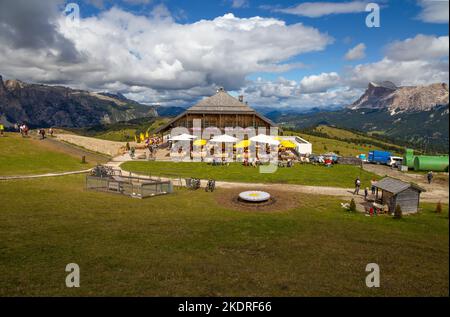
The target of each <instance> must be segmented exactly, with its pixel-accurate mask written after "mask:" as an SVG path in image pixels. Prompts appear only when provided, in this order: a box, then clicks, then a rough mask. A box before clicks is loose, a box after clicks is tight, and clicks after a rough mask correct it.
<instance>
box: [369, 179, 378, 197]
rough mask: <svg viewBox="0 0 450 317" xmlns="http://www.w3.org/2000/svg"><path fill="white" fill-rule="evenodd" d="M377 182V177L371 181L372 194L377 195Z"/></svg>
mask: <svg viewBox="0 0 450 317" xmlns="http://www.w3.org/2000/svg"><path fill="white" fill-rule="evenodd" d="M376 184H377V181H376V180H375V179H372V180H371V181H370V189H371V191H372V195H375V190H376V188H375V185H376Z"/></svg>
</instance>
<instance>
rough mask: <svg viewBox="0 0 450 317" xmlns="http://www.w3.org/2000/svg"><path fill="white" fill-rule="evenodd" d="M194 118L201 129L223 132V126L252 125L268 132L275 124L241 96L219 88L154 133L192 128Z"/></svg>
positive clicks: (245, 126) (242, 126)
mask: <svg viewBox="0 0 450 317" xmlns="http://www.w3.org/2000/svg"><path fill="white" fill-rule="evenodd" d="M194 119H200V120H201V129H202V130H203V129H205V128H208V127H216V128H219V129H220V130H221V131H222V132H225V131H224V129H225V128H235V127H241V128H249V127H253V128H255V129H258V128H261V127H264V128H266V129H267V133H269V129H270V127H275V126H276V125H275V123H273V122H272V121H271V120H269V119H267V118H266V117H264V116H263V115H261V114H259V113H258V112H256V111H255V110H253V109H252V108H250V107H249V106H248V105H247V103H245V102H244V99H243V96H240V97H239V99H236V98H234V97H233V96H231V95H229V94H228V93H227V92H226V91H225V90H224V89H223V88H221V89H219V90H218V91H217V93H216V94H215V95H214V96H211V97H208V98H205V99H203V100H202V101H200V102H199V103H197V104H196V105H194V106H192V107H191V108H189V109H188V110H186V111H185V112H184V113H182V114H180V115H179V116H177V117H176V118H174V119H173V120H171V121H170V122H169V123H167V124H166V125H164V126H162V127H160V128H159V129H158V130H156V133H160V134H165V133H167V132H170V130H171V129H173V128H176V127H185V128H188V129H192V128H193V120H194ZM191 131H192V130H191Z"/></svg>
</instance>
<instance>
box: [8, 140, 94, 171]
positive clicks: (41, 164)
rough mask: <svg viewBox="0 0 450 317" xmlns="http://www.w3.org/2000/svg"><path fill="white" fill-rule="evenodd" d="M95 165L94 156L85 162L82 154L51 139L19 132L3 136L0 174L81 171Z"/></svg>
mask: <svg viewBox="0 0 450 317" xmlns="http://www.w3.org/2000/svg"><path fill="white" fill-rule="evenodd" d="M93 165H95V164H94V162H93V161H90V160H88V162H87V163H86V164H83V163H81V155H75V153H68V152H67V151H65V150H64V149H62V148H60V147H56V146H54V145H53V144H52V143H48V142H47V140H45V141H41V140H38V139H35V138H31V137H30V138H22V136H21V135H20V134H18V133H6V134H5V136H4V137H0V176H11V175H14V176H16V175H36V174H44V173H52V172H67V171H79V170H84V169H88V168H90V167H92V166H93Z"/></svg>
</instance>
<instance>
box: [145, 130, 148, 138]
mask: <svg viewBox="0 0 450 317" xmlns="http://www.w3.org/2000/svg"><path fill="white" fill-rule="evenodd" d="M145 138H146V139H148V138H149V135H148V130H147V132H145Z"/></svg>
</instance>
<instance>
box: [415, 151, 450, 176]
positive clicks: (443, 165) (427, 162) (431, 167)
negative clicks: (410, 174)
mask: <svg viewBox="0 0 450 317" xmlns="http://www.w3.org/2000/svg"><path fill="white" fill-rule="evenodd" d="M414 170H415V171H435V172H446V171H448V155H445V156H426V155H419V156H416V157H415V159H414Z"/></svg>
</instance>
